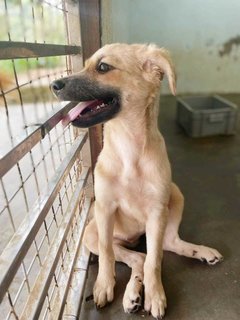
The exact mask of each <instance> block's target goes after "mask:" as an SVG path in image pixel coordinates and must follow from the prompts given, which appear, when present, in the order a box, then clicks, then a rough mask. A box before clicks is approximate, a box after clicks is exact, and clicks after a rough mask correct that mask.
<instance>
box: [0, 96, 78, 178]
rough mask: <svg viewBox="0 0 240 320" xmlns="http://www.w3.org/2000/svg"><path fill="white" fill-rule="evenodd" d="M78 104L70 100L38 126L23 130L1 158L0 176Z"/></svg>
mask: <svg viewBox="0 0 240 320" xmlns="http://www.w3.org/2000/svg"><path fill="white" fill-rule="evenodd" d="M75 105H76V102H70V103H68V104H67V105H66V106H64V107H63V108H59V109H58V110H57V111H56V110H54V111H53V112H52V114H51V115H49V116H48V117H47V118H44V119H42V120H41V121H39V122H40V123H38V124H36V127H37V128H34V129H32V131H30V130H29V131H30V132H28V133H26V132H23V134H22V136H21V137H18V139H17V141H15V142H13V147H12V149H11V150H10V151H9V152H8V153H7V154H6V155H5V156H4V157H3V158H1V159H0V178H1V177H3V176H4V174H6V173H7V172H8V171H9V170H10V169H11V168H12V167H13V166H14V165H15V164H16V163H17V162H18V161H19V160H20V159H22V157H23V156H24V155H25V154H26V153H27V152H29V151H30V150H31V149H32V148H33V147H34V146H35V145H36V144H37V143H38V142H39V141H40V140H41V139H43V138H44V137H45V135H46V134H47V133H48V132H50V131H51V130H52V129H53V128H54V127H55V126H56V124H57V123H58V122H59V121H61V119H62V117H63V116H64V115H65V114H67V113H68V111H69V110H71V109H72V108H73V107H74V106H75Z"/></svg>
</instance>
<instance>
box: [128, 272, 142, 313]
mask: <svg viewBox="0 0 240 320" xmlns="http://www.w3.org/2000/svg"><path fill="white" fill-rule="evenodd" d="M142 291H143V282H142V279H141V278H140V277H139V276H137V275H136V276H133V277H131V279H130V280H129V282H128V284H127V287H126V290H125V293H124V296H123V308H124V311H125V312H126V313H134V312H137V311H138V310H139V309H140V308H141V305H142Z"/></svg>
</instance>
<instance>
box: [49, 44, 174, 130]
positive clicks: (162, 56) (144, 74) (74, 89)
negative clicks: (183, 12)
mask: <svg viewBox="0 0 240 320" xmlns="http://www.w3.org/2000/svg"><path fill="white" fill-rule="evenodd" d="M164 75H166V76H167V78H168V82H169V86H170V89H171V92H172V93H173V94H174V95H175V93H176V86H175V82H176V77H175V72H174V68H173V65H172V62H171V59H170V56H169V53H168V52H167V50H165V49H162V48H158V47H157V46H155V45H152V44H151V45H138V44H133V45H127V44H118V43H117V44H111V45H106V46H104V47H102V48H101V49H99V50H98V51H97V52H96V53H95V54H94V55H93V56H92V57H91V58H90V59H88V60H87V61H86V64H85V67H84V69H83V70H82V71H81V72H79V73H78V74H75V75H73V76H70V77H65V78H61V79H59V80H56V81H54V82H53V83H52V85H51V87H52V90H53V92H54V94H55V95H56V96H57V97H58V98H59V99H60V100H65V101H76V102H81V103H79V104H78V105H77V106H76V107H75V108H74V109H72V110H71V111H70V115H69V116H68V119H67V122H70V121H72V123H73V125H75V126H78V127H90V126H93V125H96V124H98V123H103V122H106V121H108V120H110V119H112V118H114V117H115V116H116V115H117V114H119V115H120V114H121V113H124V112H129V110H130V109H131V108H135V109H136V108H138V105H140V106H143V105H149V99H150V98H151V97H156V93H157V91H159V88H160V83H161V80H162V79H163V76H164Z"/></svg>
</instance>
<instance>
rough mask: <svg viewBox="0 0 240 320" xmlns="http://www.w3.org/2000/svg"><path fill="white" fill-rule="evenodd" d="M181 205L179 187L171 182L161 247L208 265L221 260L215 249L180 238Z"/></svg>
mask: <svg viewBox="0 0 240 320" xmlns="http://www.w3.org/2000/svg"><path fill="white" fill-rule="evenodd" d="M183 207H184V198H183V195H182V193H181V191H180V190H179V188H178V187H177V186H176V185H175V184H174V183H173V184H172V192H171V198H170V202H169V217H168V223H167V227H166V231H165V236H164V241H163V249H164V250H167V251H172V252H175V253H177V254H179V255H183V256H186V257H189V258H195V259H199V260H201V261H206V262H207V263H208V264H209V265H214V264H216V263H217V262H219V261H221V260H222V259H223V257H222V255H221V254H220V253H219V252H218V251H217V250H216V249H213V248H209V247H205V246H202V245H196V244H193V243H189V242H186V241H183V240H181V239H180V237H179V234H178V229H179V225H180V223H181V220H182V212H183Z"/></svg>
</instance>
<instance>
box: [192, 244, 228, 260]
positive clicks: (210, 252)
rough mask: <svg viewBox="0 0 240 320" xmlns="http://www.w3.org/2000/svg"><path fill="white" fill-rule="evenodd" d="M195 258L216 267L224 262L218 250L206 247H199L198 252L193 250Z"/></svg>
mask: <svg viewBox="0 0 240 320" xmlns="http://www.w3.org/2000/svg"><path fill="white" fill-rule="evenodd" d="M193 257H194V258H197V259H199V260H201V261H202V262H206V263H207V264H209V265H215V264H216V263H218V262H221V261H222V260H223V256H222V255H221V253H219V252H218V251H217V250H216V249H213V248H209V247H205V246H198V248H197V249H196V250H193Z"/></svg>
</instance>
